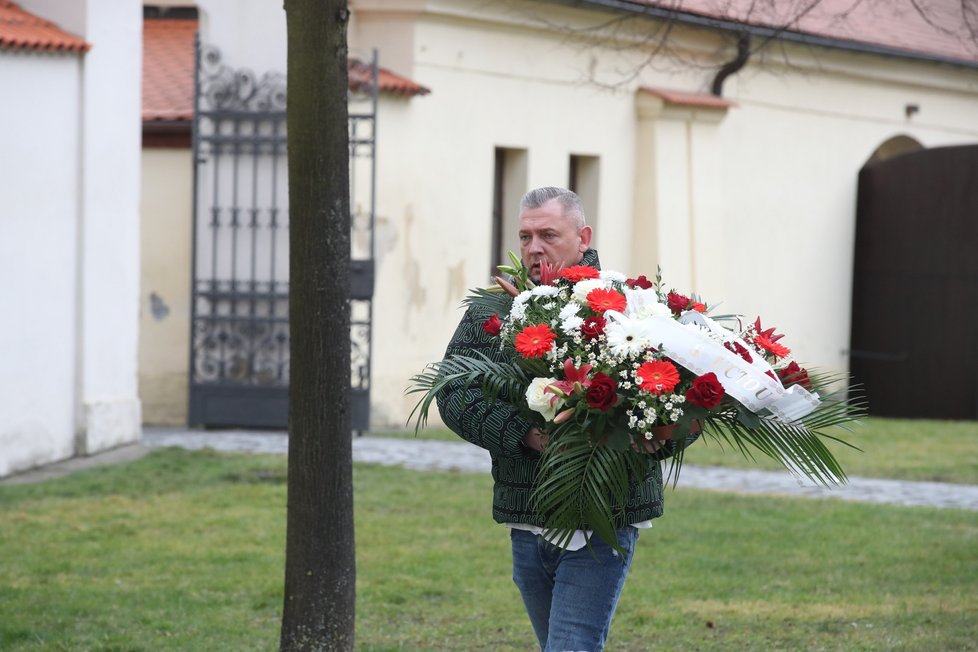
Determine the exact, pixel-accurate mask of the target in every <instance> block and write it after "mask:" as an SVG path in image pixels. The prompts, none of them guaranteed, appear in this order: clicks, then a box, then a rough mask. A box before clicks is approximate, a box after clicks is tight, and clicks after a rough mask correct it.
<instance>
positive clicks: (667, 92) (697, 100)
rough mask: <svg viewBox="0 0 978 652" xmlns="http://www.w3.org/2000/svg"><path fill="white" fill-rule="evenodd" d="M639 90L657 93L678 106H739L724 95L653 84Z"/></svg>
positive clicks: (715, 107)
mask: <svg viewBox="0 0 978 652" xmlns="http://www.w3.org/2000/svg"><path fill="white" fill-rule="evenodd" d="M639 91H640V92H642V93H648V94H650V95H655V96H656V97H659V98H662V99H663V100H665V101H666V102H668V103H669V104H674V105H676V106H688V107H691V108H697V109H728V108H730V107H732V106H737V103H736V102H731V101H730V100H727V99H724V98H722V97H717V96H716V95H707V94H705V93H690V92H689V91H677V90H673V89H669V88H653V87H652V86H643V87H641V88H640V89H639Z"/></svg>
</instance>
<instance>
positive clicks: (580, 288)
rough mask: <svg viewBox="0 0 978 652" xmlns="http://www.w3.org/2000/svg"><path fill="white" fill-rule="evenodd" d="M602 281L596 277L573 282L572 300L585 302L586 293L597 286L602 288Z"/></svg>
mask: <svg viewBox="0 0 978 652" xmlns="http://www.w3.org/2000/svg"><path fill="white" fill-rule="evenodd" d="M603 287H604V283H602V282H601V280H600V279H596V278H586V279H584V280H583V281H578V282H577V283H575V284H574V296H573V299H574V301H576V302H578V303H581V304H584V303H587V295H588V293H589V292H590V291H591V290H596V289H597V288H603Z"/></svg>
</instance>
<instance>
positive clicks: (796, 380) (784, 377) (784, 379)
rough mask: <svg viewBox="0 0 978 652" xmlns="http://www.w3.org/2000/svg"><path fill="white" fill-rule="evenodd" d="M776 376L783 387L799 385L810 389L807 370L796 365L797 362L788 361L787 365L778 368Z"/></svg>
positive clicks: (810, 383)
mask: <svg viewBox="0 0 978 652" xmlns="http://www.w3.org/2000/svg"><path fill="white" fill-rule="evenodd" d="M778 378H780V379H781V383H782V384H783V385H784V386H785V387H791V386H792V385H801V386H802V387H804V388H805V389H807V390H811V389H812V380H811V378H809V377H808V370H807V369H804V368H802V367H799V366H798V363H797V362H790V363H788V366H786V367H784V368H782V369H778Z"/></svg>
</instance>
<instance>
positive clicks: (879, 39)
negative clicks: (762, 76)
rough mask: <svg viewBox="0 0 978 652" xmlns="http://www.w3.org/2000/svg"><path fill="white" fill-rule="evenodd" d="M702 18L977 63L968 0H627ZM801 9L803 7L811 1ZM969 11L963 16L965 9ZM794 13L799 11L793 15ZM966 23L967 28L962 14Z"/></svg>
mask: <svg viewBox="0 0 978 652" xmlns="http://www.w3.org/2000/svg"><path fill="white" fill-rule="evenodd" d="M628 2H630V3H631V4H634V5H647V6H650V7H654V8H657V9H659V10H671V11H676V12H679V13H681V14H686V15H690V16H698V17H702V18H706V19H715V20H721V21H732V22H741V23H747V24H748V25H752V26H754V27H761V28H773V29H781V28H785V31H786V32H789V34H787V35H786V36H792V35H802V36H804V35H808V36H812V37H816V38H818V39H824V40H827V41H829V42H832V41H835V42H837V44H838V45H844V44H849V45H852V46H855V47H857V48H859V47H860V46H864V47H865V46H868V48H869V49H870V50H872V49H873V48H881V49H883V50H885V51H887V52H888V53H889V54H901V53H902V54H905V55H906V56H909V57H924V58H937V59H941V60H949V61H952V62H961V63H964V64H967V65H974V64H978V39H976V37H975V36H976V35H975V32H976V31H978V24H975V23H976V21H978V14H976V13H975V9H974V8H973V7H974V5H971V6H972V9H966V7H967V6H968V5H969V4H971V3H972V2H973V0H929V1H928V2H921V1H920V0H885V1H883V2H869V1H866V0H862V1H854V0H820V2H810V1H808V2H801V1H799V0H793V1H784V2H771V1H768V2H757V1H756V0H628ZM811 5H814V6H813V7H812V9H811V10H810V11H808V12H807V13H806V12H804V11H803V9H804V7H807V6H811ZM966 11H968V12H970V13H969V14H968V15H967V16H966V15H965V12H966ZM799 14H801V15H800V16H799ZM969 18H970V24H971V27H970V29H969V27H968V25H969V22H968V19H969Z"/></svg>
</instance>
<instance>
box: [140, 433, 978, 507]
mask: <svg viewBox="0 0 978 652" xmlns="http://www.w3.org/2000/svg"><path fill="white" fill-rule="evenodd" d="M143 444H144V445H145V446H147V447H150V448H158V447H165V446H177V447H180V448H192V449H198V448H213V449H215V450H221V451H234V452H251V453H272V454H284V453H286V451H287V450H288V439H287V437H286V436H285V434H284V433H281V432H270V433H261V432H249V431H220V432H195V431H186V430H178V429H168V428H148V429H146V430H145V431H144V433H143ZM353 459H354V460H355V461H357V462H366V463H370V464H384V465H388V466H402V467H405V468H408V469H415V470H418V471H434V470H437V471H460V472H472V473H488V472H489V454H488V453H487V452H486V451H484V450H482V449H481V448H478V447H476V446H472V445H471V444H467V443H465V442H462V441H459V442H448V441H432V440H423V439H385V438H382V437H357V438H355V439H354V440H353ZM680 486H682V487H691V488H695V489H712V490H717V491H733V492H737V493H746V494H767V495H772V494H773V495H785V496H802V497H806V498H837V499H840V500H851V501H857V502H867V503H885V504H891V505H912V506H926V507H948V508H955V509H967V510H972V511H978V486H974V485H960V484H947V483H942V482H905V481H900V480H877V479H872V478H859V477H850V478H849V482H848V483H847V484H845V485H841V486H838V487H831V488H828V487H822V486H818V485H812V484H810V483H808V482H807V481H804V480H802V479H800V478H797V477H795V476H793V475H792V474H791V473H788V472H787V471H760V470H754V469H728V468H720V467H709V466H696V465H693V464H684V465H683V472H682V477H681V479H680Z"/></svg>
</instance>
